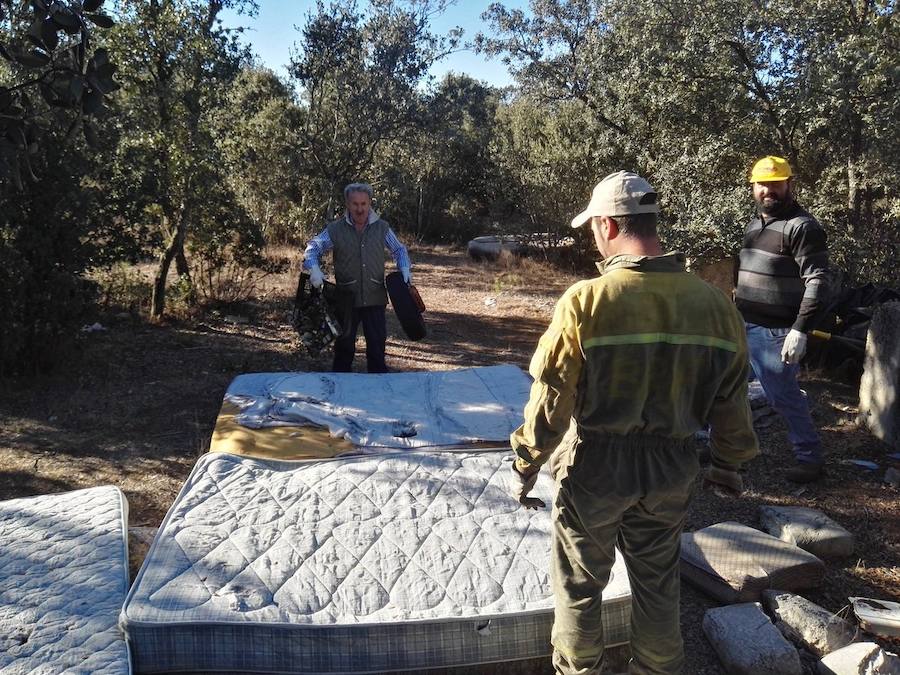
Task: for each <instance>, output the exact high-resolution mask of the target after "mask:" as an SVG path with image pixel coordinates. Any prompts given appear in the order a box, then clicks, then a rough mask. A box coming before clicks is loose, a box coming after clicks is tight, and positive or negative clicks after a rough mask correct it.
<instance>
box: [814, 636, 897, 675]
mask: <svg viewBox="0 0 900 675" xmlns="http://www.w3.org/2000/svg"><path fill="white" fill-rule="evenodd" d="M816 672H817V673H818V674H819V675H900V658H897V655H896V654H891V653H890V652H886V651H884V650H883V649H882V648H881V647H879V646H878V645H877V644H875V643H874V642H855V643H854V644H852V645H848V646H846V647H844V648H843V649H838V650H837V651H836V652H832V653H831V654H829V655H828V656H826V657H824V658H823V659H822V660H821V661H819V662H818V663H817V664H816Z"/></svg>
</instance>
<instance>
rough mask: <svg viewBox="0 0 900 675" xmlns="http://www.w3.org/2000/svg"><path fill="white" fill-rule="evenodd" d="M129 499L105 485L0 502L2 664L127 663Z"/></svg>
mask: <svg viewBox="0 0 900 675" xmlns="http://www.w3.org/2000/svg"><path fill="white" fill-rule="evenodd" d="M127 522H128V503H127V502H126V501H125V497H124V496H123V495H122V493H121V492H120V491H119V490H118V488H115V487H111V486H107V487H97V488H90V489H87V490H77V491H75V492H66V493H63V494H53V495H43V496H40V497H28V498H24V499H11V500H9V501H4V502H0V673H2V674H3V675H13V674H16V675H19V674H22V675H24V674H26V673H27V674H28V675H39V674H40V675H44V674H45V675H50V674H57V673H67V674H69V675H74V674H75V673H84V674H88V673H91V674H99V675H113V674H119V673H130V672H131V666H130V663H129V658H128V649H127V647H126V645H125V639H124V636H123V635H122V632H121V631H120V629H119V627H118V625H117V620H118V617H119V611H120V609H121V607H122V602H123V601H124V599H125V593H126V592H127V591H128V552H127V543H126V542H127V532H128V530H127Z"/></svg>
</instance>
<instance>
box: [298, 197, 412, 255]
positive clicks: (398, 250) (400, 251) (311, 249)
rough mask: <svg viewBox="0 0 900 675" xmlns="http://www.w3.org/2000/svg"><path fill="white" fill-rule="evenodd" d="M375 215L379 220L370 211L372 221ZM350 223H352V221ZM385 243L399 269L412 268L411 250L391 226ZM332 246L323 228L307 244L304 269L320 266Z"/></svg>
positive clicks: (386, 232)
mask: <svg viewBox="0 0 900 675" xmlns="http://www.w3.org/2000/svg"><path fill="white" fill-rule="evenodd" d="M373 216H374V220H378V214H376V213H375V212H374V211H372V212H370V213H369V221H370V222H374V220H373V219H372V218H373ZM347 222H348V223H349V222H350V221H349V220H347ZM350 224H351V225H352V223H350ZM384 245H385V247H386V248H387V250H388V251H390V252H391V256H392V257H393V258H394V262H395V263H396V265H397V269H401V270H402V269H405V270H409V269H410V266H411V265H410V261H409V252H408V251H407V250H406V247H405V246H404V245H403V244H401V243H400V240H399V239H397V235H396V234H394V231H393V230H392V229H391V228H387V229H386V230H385V233H384ZM332 248H334V243H333V242H332V241H331V236H330V235H329V234H328V230H327V229H325V230H322V232H320V233H319V234H317V235H316V236H315V237H313V238H312V239H311V240H310V241H309V243H308V244H307V245H306V250H305V251H304V252H303V269H306V270H309V269H312V268H313V267H318V266H320V265H321V262H322V256H323V255H325V254H326V253H327V252H328V251H330V250H331V249H332Z"/></svg>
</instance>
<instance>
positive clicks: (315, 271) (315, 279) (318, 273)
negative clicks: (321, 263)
mask: <svg viewBox="0 0 900 675" xmlns="http://www.w3.org/2000/svg"><path fill="white" fill-rule="evenodd" d="M309 283H311V284H312V287H313V288H322V285H323V284H324V283H325V276H324V275H323V274H322V270H321V269H319V268H318V267H313V268H311V269H310V270H309Z"/></svg>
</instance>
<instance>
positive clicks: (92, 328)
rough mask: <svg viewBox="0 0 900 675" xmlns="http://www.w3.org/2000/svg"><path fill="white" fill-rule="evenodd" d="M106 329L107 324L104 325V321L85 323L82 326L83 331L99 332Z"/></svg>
mask: <svg viewBox="0 0 900 675" xmlns="http://www.w3.org/2000/svg"><path fill="white" fill-rule="evenodd" d="M105 330H106V326H104V325H103V324H102V323H92V324H90V325H84V326H82V327H81V332H82V333H99V332H101V331H105Z"/></svg>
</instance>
